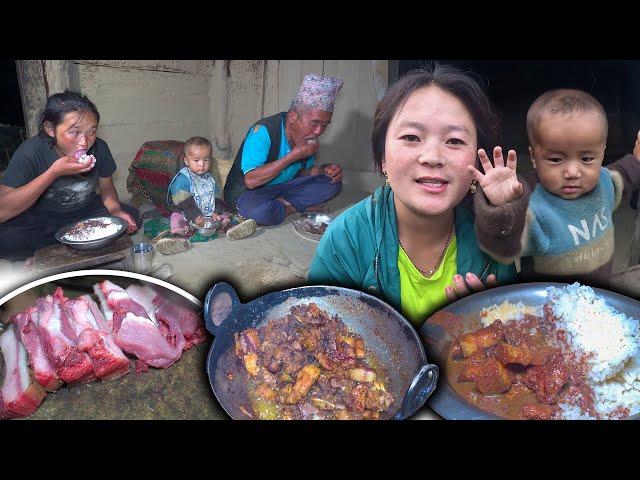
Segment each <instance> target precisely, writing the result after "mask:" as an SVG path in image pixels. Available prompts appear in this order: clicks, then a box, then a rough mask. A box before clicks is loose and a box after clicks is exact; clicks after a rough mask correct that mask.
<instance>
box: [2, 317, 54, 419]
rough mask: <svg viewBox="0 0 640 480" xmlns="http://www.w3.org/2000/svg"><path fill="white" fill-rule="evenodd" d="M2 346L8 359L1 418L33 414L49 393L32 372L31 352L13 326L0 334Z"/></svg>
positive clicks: (3, 352) (5, 363)
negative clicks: (29, 357) (26, 348)
mask: <svg viewBox="0 0 640 480" xmlns="http://www.w3.org/2000/svg"><path fill="white" fill-rule="evenodd" d="M0 349H1V350H2V357H3V358H4V382H3V384H2V388H1V389H0V418H11V417H18V416H23V417H24V416H27V415H31V414H32V413H33V412H35V411H36V409H37V408H38V406H39V405H40V403H41V402H42V400H43V399H44V396H45V395H46V392H45V391H44V389H43V388H42V387H41V386H40V384H39V383H38V382H37V381H36V380H35V378H33V377H32V375H31V373H30V371H29V365H28V364H27V352H26V350H25V348H24V345H22V342H20V340H19V338H18V335H16V333H15V331H14V327H13V325H11V326H9V327H8V328H7V329H6V330H5V331H4V332H3V333H2V335H0Z"/></svg>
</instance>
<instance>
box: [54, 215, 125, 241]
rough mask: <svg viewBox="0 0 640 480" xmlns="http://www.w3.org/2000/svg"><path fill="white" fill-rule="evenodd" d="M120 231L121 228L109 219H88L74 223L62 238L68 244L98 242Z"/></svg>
mask: <svg viewBox="0 0 640 480" xmlns="http://www.w3.org/2000/svg"><path fill="white" fill-rule="evenodd" d="M120 230H121V226H120V225H119V224H118V223H115V222H114V221H113V220H111V219H110V218H109V217H98V218H90V219H88V220H83V221H81V222H78V223H76V224H75V225H74V226H73V227H71V228H70V229H69V230H68V231H67V233H65V234H64V236H63V237H62V238H63V240H67V241H70V242H81V241H92V240H100V239H101V238H106V237H109V236H111V235H113V234H115V233H118V231H120Z"/></svg>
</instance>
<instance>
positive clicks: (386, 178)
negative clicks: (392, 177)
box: [382, 172, 391, 187]
mask: <svg viewBox="0 0 640 480" xmlns="http://www.w3.org/2000/svg"><path fill="white" fill-rule="evenodd" d="M382 174H383V175H384V186H385V187H390V186H391V184H390V183H389V176H388V175H387V172H382Z"/></svg>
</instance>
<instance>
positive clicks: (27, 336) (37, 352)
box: [11, 307, 62, 392]
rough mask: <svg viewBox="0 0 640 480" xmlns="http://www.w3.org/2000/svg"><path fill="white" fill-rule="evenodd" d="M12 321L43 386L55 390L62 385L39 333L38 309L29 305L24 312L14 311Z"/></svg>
mask: <svg viewBox="0 0 640 480" xmlns="http://www.w3.org/2000/svg"><path fill="white" fill-rule="evenodd" d="M11 321H12V323H13V325H14V326H15V328H16V333H17V335H18V336H19V337H20V341H21V342H22V344H23V345H24V346H25V349H26V350H27V354H28V361H29V366H30V367H31V369H32V370H33V374H34V376H35V378H36V380H37V381H38V383H39V384H40V385H42V387H43V388H44V389H45V390H46V391H48V392H54V391H56V390H57V389H58V388H60V386H61V385H62V382H61V381H60V379H59V378H58V375H56V371H55V369H54V368H53V365H51V362H49V359H48V358H47V355H46V353H45V351H44V347H43V345H42V342H41V341H40V336H39V335H38V309H37V308H36V307H29V308H28V309H26V310H25V311H24V312H21V313H14V314H13V315H12V316H11Z"/></svg>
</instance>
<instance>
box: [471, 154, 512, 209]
mask: <svg viewBox="0 0 640 480" xmlns="http://www.w3.org/2000/svg"><path fill="white" fill-rule="evenodd" d="M478 156H479V157H480V163H481V164H482V168H483V170H484V175H483V174H482V173H480V171H479V170H478V169H477V168H475V167H474V166H473V165H469V167H468V169H469V171H470V172H471V173H472V175H473V178H474V179H475V180H476V181H477V182H478V183H479V184H480V186H481V187H482V190H483V191H484V194H485V195H486V196H487V199H488V200H489V202H491V204H492V205H495V206H499V205H504V204H505V203H509V202H511V201H513V200H515V199H516V198H518V197H520V196H521V195H522V192H523V191H524V188H523V186H522V184H521V183H520V181H519V180H518V177H517V175H516V165H517V164H518V160H517V157H516V152H515V150H509V153H508V154H507V164H506V165H505V163H504V157H503V156H502V147H496V148H494V149H493V163H494V164H493V165H492V164H491V161H490V160H489V157H488V156H487V153H486V152H485V151H484V150H483V149H482V148H481V149H480V150H478Z"/></svg>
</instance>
